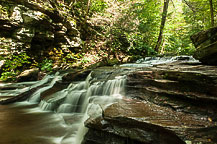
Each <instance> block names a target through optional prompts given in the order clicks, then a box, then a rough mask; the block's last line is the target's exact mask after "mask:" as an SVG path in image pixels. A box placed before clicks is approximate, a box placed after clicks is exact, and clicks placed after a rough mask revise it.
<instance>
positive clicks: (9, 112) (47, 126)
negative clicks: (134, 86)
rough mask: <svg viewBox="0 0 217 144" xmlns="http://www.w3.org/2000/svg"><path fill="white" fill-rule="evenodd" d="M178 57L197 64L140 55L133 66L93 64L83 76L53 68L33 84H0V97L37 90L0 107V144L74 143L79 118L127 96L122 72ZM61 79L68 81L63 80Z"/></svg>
mask: <svg viewBox="0 0 217 144" xmlns="http://www.w3.org/2000/svg"><path fill="white" fill-rule="evenodd" d="M179 60H182V61H188V62H189V63H198V61H196V60H194V59H193V58H192V57H187V56H184V57H175V58H174V57H173V58H146V59H143V60H140V61H137V63H135V64H123V65H121V66H117V67H103V68H97V69H95V70H92V71H89V72H86V74H85V76H83V75H82V77H84V78H81V76H80V75H78V76H76V77H75V78H72V77H70V75H69V74H70V72H57V73H55V74H51V75H47V76H45V77H44V78H43V79H42V80H40V81H35V82H22V83H11V84H10V83H1V84H0V101H3V100H7V99H10V98H13V97H16V96H18V95H20V94H22V93H24V92H27V91H30V90H32V89H34V88H37V87H38V89H37V90H35V91H34V92H33V93H32V94H31V96H30V97H29V98H28V99H27V100H25V101H23V102H16V103H13V104H9V105H0V144H80V143H81V142H82V140H83V137H84V135H85V134H86V132H87V130H88V129H87V128H86V127H85V126H84V121H85V120H87V119H88V118H89V117H90V116H91V117H92V118H93V117H95V118H97V117H99V116H101V115H102V113H103V111H104V110H105V109H106V108H107V107H109V106H110V105H112V104H115V103H119V102H121V101H123V100H124V101H127V100H128V99H127V98H126V97H125V95H126V91H125V84H126V75H127V74H129V73H130V72H133V71H135V70H136V69H138V68H142V67H153V66H155V65H159V64H167V63H172V62H176V61H179ZM66 77H70V78H71V80H70V81H69V80H68V82H66V81H67V80H66ZM128 95H130V94H128Z"/></svg>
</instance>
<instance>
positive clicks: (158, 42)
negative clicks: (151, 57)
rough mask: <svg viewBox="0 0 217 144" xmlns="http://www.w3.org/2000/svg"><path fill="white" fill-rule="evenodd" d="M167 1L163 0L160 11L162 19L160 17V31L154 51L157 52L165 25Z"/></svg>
mask: <svg viewBox="0 0 217 144" xmlns="http://www.w3.org/2000/svg"><path fill="white" fill-rule="evenodd" d="M169 1H170V0H164V7H163V13H162V19H161V26H160V33H159V36H158V41H157V44H156V46H155V51H156V52H159V48H160V45H161V42H162V38H163V30H164V26H165V23H166V18H167V10H168V6H169Z"/></svg>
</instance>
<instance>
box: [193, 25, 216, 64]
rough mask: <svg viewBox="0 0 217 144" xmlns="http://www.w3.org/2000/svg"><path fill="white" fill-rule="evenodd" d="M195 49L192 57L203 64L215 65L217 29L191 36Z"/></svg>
mask: <svg viewBox="0 0 217 144" xmlns="http://www.w3.org/2000/svg"><path fill="white" fill-rule="evenodd" d="M191 40H192V42H193V44H194V45H195V47H196V48H197V50H196V52H195V54H194V57H195V58H196V59H198V60H200V61H201V62H202V63H204V64H209V65H217V27H213V28H210V29H208V30H206V31H201V32H199V33H197V34H194V35H192V36H191Z"/></svg>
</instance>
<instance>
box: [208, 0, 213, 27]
mask: <svg viewBox="0 0 217 144" xmlns="http://www.w3.org/2000/svg"><path fill="white" fill-rule="evenodd" d="M209 5H210V15H211V27H214V9H213V3H212V0H209Z"/></svg>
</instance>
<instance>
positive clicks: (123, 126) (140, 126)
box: [86, 99, 217, 144]
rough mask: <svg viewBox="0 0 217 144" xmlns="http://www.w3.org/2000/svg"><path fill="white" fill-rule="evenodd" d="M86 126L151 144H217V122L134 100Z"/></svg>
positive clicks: (109, 108)
mask: <svg viewBox="0 0 217 144" xmlns="http://www.w3.org/2000/svg"><path fill="white" fill-rule="evenodd" d="M86 125H87V127H89V128H93V129H98V130H101V131H104V132H108V133H111V134H115V135H118V136H121V137H126V138H130V139H132V140H136V141H139V142H142V143H147V144H149V143H152V144H155V143H156V144H172V143H176V144H182V143H185V142H184V141H192V142H202V143H209V142H213V143H216V142H217V136H216V133H215V132H214V131H213V130H212V129H215V130H216V129H217V123H215V122H212V120H211V119H209V118H206V117H200V116H196V115H192V114H185V113H182V112H176V111H173V110H171V109H169V108H165V107H160V106H158V105H155V104H151V103H148V102H142V101H138V100H132V99H128V100H124V101H122V102H118V103H115V104H113V105H111V106H109V107H108V108H106V109H105V111H104V113H103V117H101V118H98V119H91V118H89V119H88V120H87V122H86ZM209 128H210V130H209ZM207 131H208V132H207ZM204 133H206V134H204Z"/></svg>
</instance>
